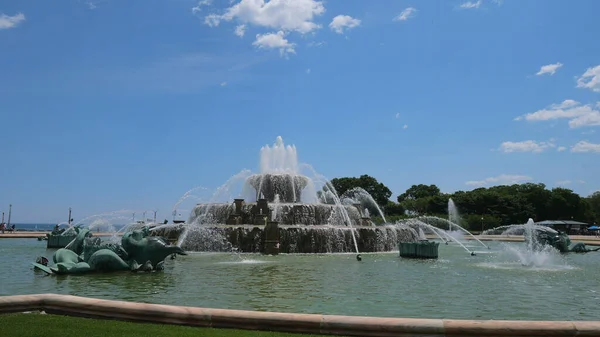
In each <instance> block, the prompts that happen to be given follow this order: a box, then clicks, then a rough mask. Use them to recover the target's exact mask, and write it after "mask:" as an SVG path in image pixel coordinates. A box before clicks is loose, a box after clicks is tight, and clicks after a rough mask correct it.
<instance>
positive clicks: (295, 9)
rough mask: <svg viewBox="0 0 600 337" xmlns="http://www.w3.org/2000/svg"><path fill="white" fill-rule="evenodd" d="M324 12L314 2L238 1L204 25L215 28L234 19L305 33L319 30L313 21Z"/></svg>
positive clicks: (290, 0) (211, 16)
mask: <svg viewBox="0 0 600 337" xmlns="http://www.w3.org/2000/svg"><path fill="white" fill-rule="evenodd" d="M324 12H325V7H324V6H323V3H322V2H321V1H316V0H293V1H292V0H270V1H265V0H241V1H240V2H238V3H236V4H235V5H233V6H231V7H229V8H227V9H226V10H225V13H224V14H223V15H217V14H210V15H209V16H210V19H208V17H207V18H206V19H205V22H206V23H207V24H208V25H209V26H211V27H214V26H217V25H218V24H219V22H220V21H232V20H234V19H236V20H237V21H239V22H241V23H243V24H251V25H255V26H260V27H266V28H273V29H277V30H279V31H284V32H288V31H297V32H299V33H302V34H306V33H310V32H311V31H314V30H316V29H319V28H320V27H321V26H320V25H318V24H316V23H314V22H313V20H314V18H315V17H316V16H318V15H321V14H323V13H324ZM209 22H210V23H211V24H209Z"/></svg>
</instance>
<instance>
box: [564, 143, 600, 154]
mask: <svg viewBox="0 0 600 337" xmlns="http://www.w3.org/2000/svg"><path fill="white" fill-rule="evenodd" d="M571 152H596V153H600V144H594V143H590V142H588V141H585V140H582V141H580V142H578V143H577V144H575V145H573V147H571Z"/></svg>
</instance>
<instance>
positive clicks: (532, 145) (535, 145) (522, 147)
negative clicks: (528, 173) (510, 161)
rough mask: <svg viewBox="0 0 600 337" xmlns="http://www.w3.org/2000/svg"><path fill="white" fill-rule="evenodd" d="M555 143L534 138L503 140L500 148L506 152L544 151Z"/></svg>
mask: <svg viewBox="0 0 600 337" xmlns="http://www.w3.org/2000/svg"><path fill="white" fill-rule="evenodd" d="M553 147H555V145H554V144H553V143H552V142H536V141H534V140H525V141H522V142H503V143H502V144H500V148H499V150H500V151H502V152H504V153H512V152H533V153H540V152H544V151H545V150H547V149H549V148H553Z"/></svg>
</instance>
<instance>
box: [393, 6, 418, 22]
mask: <svg viewBox="0 0 600 337" xmlns="http://www.w3.org/2000/svg"><path fill="white" fill-rule="evenodd" d="M416 14H417V9H416V8H414V7H408V8H406V9H404V10H403V11H402V12H400V14H398V15H397V16H396V17H394V19H393V20H392V21H406V20H408V19H410V18H412V17H414V16H415V15H416Z"/></svg>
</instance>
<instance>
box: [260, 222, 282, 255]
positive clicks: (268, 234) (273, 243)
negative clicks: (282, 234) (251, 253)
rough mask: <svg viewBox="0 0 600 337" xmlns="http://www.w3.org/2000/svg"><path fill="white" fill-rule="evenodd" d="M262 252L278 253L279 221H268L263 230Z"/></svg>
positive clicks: (268, 253)
mask: <svg viewBox="0 0 600 337" xmlns="http://www.w3.org/2000/svg"><path fill="white" fill-rule="evenodd" d="M263 235H264V236H263V254H267V255H277V254H279V223H278V222H277V221H268V222H267V225H266V226H265V229H264V230H263Z"/></svg>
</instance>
